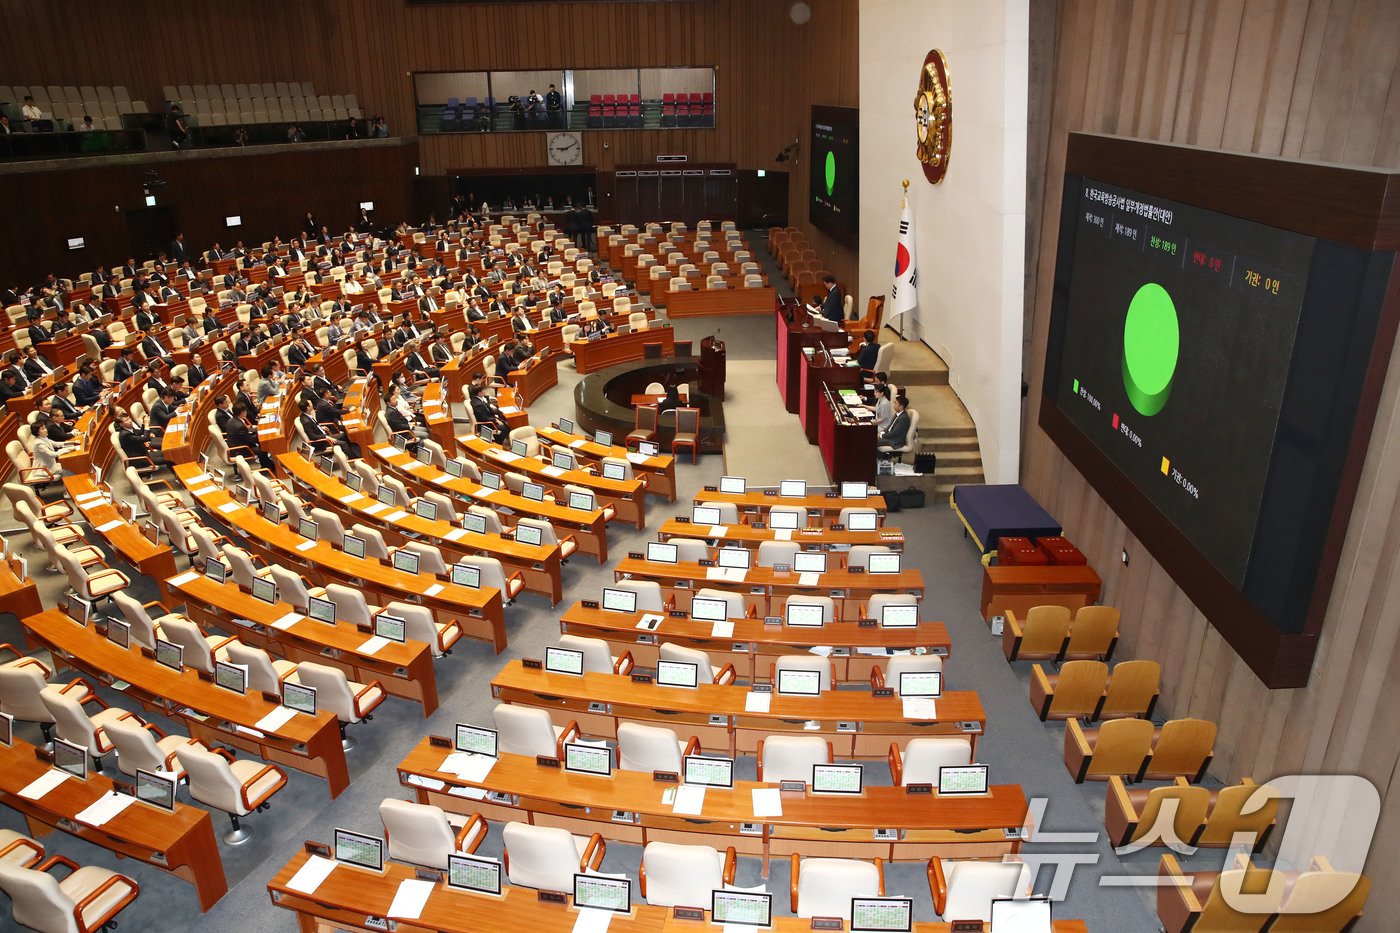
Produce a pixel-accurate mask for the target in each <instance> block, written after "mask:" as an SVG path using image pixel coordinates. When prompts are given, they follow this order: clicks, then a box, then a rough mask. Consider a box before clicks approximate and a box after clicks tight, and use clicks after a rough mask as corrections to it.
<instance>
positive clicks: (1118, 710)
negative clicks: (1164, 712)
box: [1065, 660, 1162, 719]
mask: <svg viewBox="0 0 1400 933" xmlns="http://www.w3.org/2000/svg"><path fill="white" fill-rule="evenodd" d="M1083 663H1085V662H1083V661H1068V662H1066V664H1065V666H1066V667H1068V666H1069V665H1070V664H1083ZM1088 663H1090V664H1098V663H1101V662H1098V661H1090V662H1088ZM1161 680H1162V665H1161V664H1159V663H1157V662H1156V661H1147V660H1137V661H1123V662H1122V663H1120V664H1117V665H1115V666H1114V668H1113V673H1112V674H1110V675H1109V678H1108V689H1107V690H1105V691H1104V697H1103V701H1102V702H1101V703H1100V704H1099V710H1098V715H1097V716H1095V717H1094V718H1096V719H1129V718H1131V719H1151V718H1152V710H1153V709H1155V708H1156V706H1157V696H1158V691H1159V688H1160V684H1161Z"/></svg>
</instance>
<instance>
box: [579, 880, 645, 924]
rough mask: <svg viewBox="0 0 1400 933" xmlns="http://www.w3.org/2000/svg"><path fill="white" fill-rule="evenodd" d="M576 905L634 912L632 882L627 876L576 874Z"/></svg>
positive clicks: (617, 911)
mask: <svg viewBox="0 0 1400 933" xmlns="http://www.w3.org/2000/svg"><path fill="white" fill-rule="evenodd" d="M574 906H575V907H580V908H582V907H588V908H592V909H594V910H611V911H613V912H614V913H619V914H628V913H631V912H632V882H631V881H630V880H628V879H626V878H604V877H601V876H599V875H584V874H578V873H576V874H575V875H574Z"/></svg>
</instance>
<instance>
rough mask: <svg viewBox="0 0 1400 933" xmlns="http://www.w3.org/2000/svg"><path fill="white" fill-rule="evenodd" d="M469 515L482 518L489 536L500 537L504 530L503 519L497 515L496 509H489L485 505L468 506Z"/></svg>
mask: <svg viewBox="0 0 1400 933" xmlns="http://www.w3.org/2000/svg"><path fill="white" fill-rule="evenodd" d="M467 514H468V515H477V516H480V517H481V519H482V521H484V522H485V523H486V533H487V534H492V535H498V534H501V533H502V531H503V530H504V529H503V528H502V526H501V517H500V516H499V515H497V514H496V510H495V509H490V508H487V507H486V506H484V505H469V506H467Z"/></svg>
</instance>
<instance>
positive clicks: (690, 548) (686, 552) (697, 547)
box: [666, 538, 710, 564]
mask: <svg viewBox="0 0 1400 933" xmlns="http://www.w3.org/2000/svg"><path fill="white" fill-rule="evenodd" d="M666 543H667V544H674V545H675V546H676V560H678V561H681V562H683V563H690V564H694V563H699V562H700V561H702V560H708V559H709V557H710V546H709V545H708V544H706V543H705V542H704V541H700V540H698V539H696V538H672V539H671V540H670V541H668V542H666Z"/></svg>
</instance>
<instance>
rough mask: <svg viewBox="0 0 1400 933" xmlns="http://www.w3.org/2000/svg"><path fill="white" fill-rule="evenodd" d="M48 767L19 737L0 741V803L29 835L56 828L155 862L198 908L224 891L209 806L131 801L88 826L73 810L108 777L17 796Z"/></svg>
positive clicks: (93, 796)
mask: <svg viewBox="0 0 1400 933" xmlns="http://www.w3.org/2000/svg"><path fill="white" fill-rule="evenodd" d="M49 770H51V768H50V766H49V765H46V764H44V763H43V762H42V761H40V760H39V759H38V758H36V757H34V746H33V745H30V744H29V743H28V742H25V741H24V740H23V739H15V741H14V744H13V745H11V746H10V747H8V748H6V747H4V746H0V803H4V804H5V805H6V806H7V807H9V808H11V809H12V810H16V811H18V812H19V813H21V814H22V815H23V816H24V820H25V824H26V826H27V832H28V833H29V835H30V836H33V837H35V838H36V839H37V838H42V837H44V836H47V835H48V834H49V833H50V832H52V831H53V830H54V829H61V830H63V831H64V832H66V833H68V834H69V835H72V836H76V837H78V838H79V839H82V840H85V841H87V842H90V843H92V844H93V845H95V846H99V847H101V848H104V849H108V850H110V851H112V852H115V853H116V854H117V857H118V858H121V857H126V858H130V859H135V860H137V861H140V862H143V863H145V864H147V865H154V866H155V867H157V868H159V869H161V870H162V871H166V872H169V873H170V874H172V875H174V876H175V877H177V878H180V879H182V880H184V881H188V882H189V883H190V884H192V885H194V889H195V894H196V895H197V896H198V897H199V909H200V910H208V909H209V908H210V907H213V906H214V905H215V904H216V903H218V901H219V898H221V897H223V896H224V895H225V894H227V893H228V881H227V880H226V879H225V877H224V863H223V861H222V860H221V859H220V858H219V846H218V843H216V842H215V841H214V827H213V823H212V822H211V820H210V816H209V811H207V810H202V809H200V808H199V807H192V806H188V805H187V804H183V803H180V802H178V801H177V802H176V804H175V809H174V810H173V811H165V810H160V809H157V808H155V807H152V806H148V805H147V804H144V803H134V804H131V805H130V806H128V807H127V808H126V809H125V810H123V811H122V812H121V813H118V814H117V815H116V816H114V817H112V818H111V819H110V820H108V821H107V822H106V823H103V824H102V825H101V826H91V825H89V824H87V823H80V822H79V821H78V820H77V815H78V814H79V813H81V812H83V811H84V810H86V809H87V808H88V806H89V805H91V804H92V803H94V802H95V801H97V800H98V799H99V798H100V797H103V796H104V795H107V794H110V793H111V792H112V781H111V779H110V778H108V777H106V776H104V775H102V774H92V773H90V774H89V776H88V778H87V780H85V781H79V780H77V779H76V778H69V779H68V780H66V781H64V782H63V783H62V784H60V785H58V786H57V787H55V788H54V789H53V790H51V791H49V792H48V793H47V794H45V795H44V796H42V797H40V798H39V799H38V800H30V799H29V798H28V797H21V796H20V795H19V792H20V791H21V790H23V789H24V788H26V787H28V786H29V785H30V784H31V783H32V782H33V781H34V780H36V779H37V778H39V777H41V776H42V775H43V774H44V773H45V772H46V771H49ZM123 777H125V776H123ZM137 880H139V879H137Z"/></svg>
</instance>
